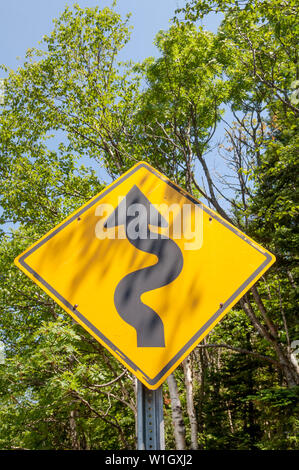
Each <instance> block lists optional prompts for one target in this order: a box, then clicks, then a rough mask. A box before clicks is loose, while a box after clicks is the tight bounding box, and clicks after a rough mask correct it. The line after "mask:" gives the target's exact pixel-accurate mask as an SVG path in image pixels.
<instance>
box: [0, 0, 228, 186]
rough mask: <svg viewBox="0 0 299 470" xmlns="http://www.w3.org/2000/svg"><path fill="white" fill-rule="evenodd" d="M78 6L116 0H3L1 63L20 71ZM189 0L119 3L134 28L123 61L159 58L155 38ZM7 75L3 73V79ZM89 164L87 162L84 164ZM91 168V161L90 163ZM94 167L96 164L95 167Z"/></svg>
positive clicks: (213, 21)
mask: <svg viewBox="0 0 299 470" xmlns="http://www.w3.org/2000/svg"><path fill="white" fill-rule="evenodd" d="M74 3H78V4H79V6H80V7H81V8H84V7H91V6H96V5H98V6H99V7H100V8H104V7H106V6H108V7H112V3H113V2H112V0H97V1H96V0H77V1H73V0H69V1H65V0H9V1H5V0H1V1H0V44H1V48H0V64H4V65H6V66H7V67H9V68H12V69H14V70H15V69H16V68H17V67H19V66H21V65H22V62H23V60H24V57H25V53H26V50H27V49H28V48H31V47H39V45H38V41H40V40H41V39H42V37H43V35H45V34H49V33H50V32H51V31H52V29H53V18H57V17H59V15H60V14H61V13H62V11H63V10H64V7H65V6H66V5H69V6H72V5H73V4H74ZM185 3H186V1H185V0H118V2H117V5H116V11H117V12H119V13H120V14H121V15H122V16H123V17H125V15H126V14H127V13H131V19H130V24H131V25H132V26H133V31H132V35H131V40H130V42H129V43H128V44H127V45H126V46H125V48H124V49H123V52H122V55H121V59H122V60H133V61H136V62H137V61H142V60H143V59H145V58H146V57H149V56H156V57H157V56H158V50H157V49H156V47H155V46H154V39H155V36H156V34H157V33H158V31H160V30H161V29H163V30H165V29H168V28H169V26H170V20H171V18H172V17H173V16H174V12H175V10H176V9H177V8H179V7H183V6H184V5H185ZM219 23H220V18H219V17H218V16H217V17H216V16H215V15H212V16H210V17H209V19H208V20H207V21H206V22H205V24H204V26H205V28H206V29H209V30H211V31H213V32H216V31H217V27H218V25H219ZM1 76H2V77H4V76H5V75H4V72H3V71H1V70H0V78H1ZM84 163H87V162H84ZM88 164H89V165H90V160H89V162H88ZM92 166H94V165H92ZM95 169H96V171H97V173H98V175H99V177H100V178H103V179H104V180H105V181H107V182H109V178H108V177H107V175H106V172H105V171H103V169H100V168H99V167H97V168H95Z"/></svg>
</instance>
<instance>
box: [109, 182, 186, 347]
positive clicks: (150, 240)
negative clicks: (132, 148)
mask: <svg viewBox="0 0 299 470" xmlns="http://www.w3.org/2000/svg"><path fill="white" fill-rule="evenodd" d="M136 204H138V206H136ZM138 207H139V208H142V209H143V210H142V211H138V210H136V208H138ZM136 212H137V214H136ZM121 225H124V226H125V231H126V237H127V239H128V241H129V242H130V243H131V244H132V245H133V246H134V247H135V248H137V249H138V250H141V251H144V252H146V253H150V254H154V255H156V256H157V258H158V261H157V263H156V264H154V265H152V266H148V267H146V268H143V269H139V270H137V271H134V272H132V273H130V274H128V275H126V276H125V277H124V278H123V279H122V280H121V281H120V282H119V283H118V285H117V286H116V289H115V292H114V304H115V307H116V310H117V312H118V314H119V315H120V317H121V318H122V319H123V320H124V321H125V322H126V323H128V324H129V325H131V326H133V327H134V328H135V330H136V333H137V347H140V348H141V347H143V348H144V347H155V348H163V347H165V336H164V325H163V322H162V320H161V318H160V317H159V315H158V313H157V312H155V311H154V310H153V309H152V308H151V307H150V306H148V305H145V304H144V303H143V302H142V300H141V295H142V294H143V293H145V292H148V291H151V290H154V289H158V288H159V287H163V286H166V285H168V284H170V283H171V282H172V281H174V280H175V279H176V278H177V277H178V276H179V274H180V273H181V271H182V268H183V255H182V252H181V250H180V248H179V247H178V245H176V243H175V242H174V241H173V240H171V239H170V238H168V237H166V236H165V235H163V234H159V233H156V232H151V231H150V229H149V225H151V226H157V227H167V225H168V223H167V221H166V220H165V219H164V217H163V216H162V215H161V214H160V213H159V212H158V211H157V210H156V209H155V207H154V206H153V205H152V204H151V202H150V201H149V200H148V199H147V198H146V197H145V195H144V194H143V193H142V192H141V191H140V189H139V188H138V187H137V186H136V185H134V186H133V187H132V189H131V190H130V191H129V192H128V193H127V195H126V197H125V198H124V199H123V200H122V201H121V202H120V204H119V205H118V206H117V207H116V209H115V210H114V212H113V213H112V214H111V215H110V216H109V217H108V219H107V221H106V223H105V225H104V227H105V228H112V227H117V226H121ZM134 228H135V230H134Z"/></svg>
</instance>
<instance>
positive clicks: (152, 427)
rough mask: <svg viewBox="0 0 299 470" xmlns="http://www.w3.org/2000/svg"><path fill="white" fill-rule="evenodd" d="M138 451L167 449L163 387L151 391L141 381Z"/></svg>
mask: <svg viewBox="0 0 299 470" xmlns="http://www.w3.org/2000/svg"><path fill="white" fill-rule="evenodd" d="M137 449H138V450H164V449H165V438H164V418H163V394H162V385H161V386H160V387H159V388H157V389H156V390H150V389H148V388H147V387H146V386H145V385H143V383H142V382H140V380H137Z"/></svg>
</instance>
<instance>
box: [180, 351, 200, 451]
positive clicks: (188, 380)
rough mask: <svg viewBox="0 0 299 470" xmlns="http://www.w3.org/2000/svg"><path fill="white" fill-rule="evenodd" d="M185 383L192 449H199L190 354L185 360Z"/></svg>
mask: <svg viewBox="0 0 299 470" xmlns="http://www.w3.org/2000/svg"><path fill="white" fill-rule="evenodd" d="M183 368H184V375H185V385H186V401H187V412H188V416H189V421H190V429H191V449H193V450H198V423H197V419H196V414H195V408H194V400H193V381H192V364H191V358H190V356H188V357H187V358H186V359H184V361H183Z"/></svg>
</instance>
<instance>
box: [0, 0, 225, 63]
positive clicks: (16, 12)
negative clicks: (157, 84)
mask: <svg viewBox="0 0 299 470" xmlns="http://www.w3.org/2000/svg"><path fill="white" fill-rule="evenodd" d="M74 3H78V4H79V5H80V7H81V8H83V7H90V6H96V5H98V6H99V7H100V8H104V7H105V6H108V7H111V6H112V1H111V0H97V1H95V0H77V2H75V1H72V0H69V1H65V0H8V1H5V0H1V2H0V44H1V50H0V63H1V64H5V65H7V66H8V67H10V68H12V69H15V68H16V67H18V66H19V65H21V63H22V59H23V58H24V56H25V52H26V50H27V49H28V48H30V47H37V46H38V41H39V40H41V38H42V36H43V35H44V34H48V33H49V32H50V31H51V30H52V29H53V23H52V20H53V18H57V17H58V16H59V15H60V13H61V12H62V11H63V9H64V6H65V5H66V4H67V5H69V6H71V5H73V4H74ZM185 3H186V1H185V0H118V2H117V6H116V11H118V12H119V13H120V14H121V15H123V16H125V15H126V14H127V13H129V12H131V13H132V16H131V24H132V26H133V28H134V29H133V32H132V36H131V41H130V43H129V44H127V45H126V47H125V50H124V60H129V59H131V60H133V61H140V60H143V59H145V58H146V57H148V56H157V50H156V48H155V46H154V45H153V41H154V38H155V35H156V34H157V32H158V31H159V30H161V29H167V28H168V27H169V20H170V19H171V18H172V17H173V16H174V11H175V10H176V8H179V7H182V6H184V4H185ZM218 24H219V19H218V17H215V16H213V17H211V18H210V19H209V21H208V22H207V24H206V25H205V26H206V27H207V29H210V30H212V31H216V29H217V26H218ZM17 57H19V58H20V59H17Z"/></svg>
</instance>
